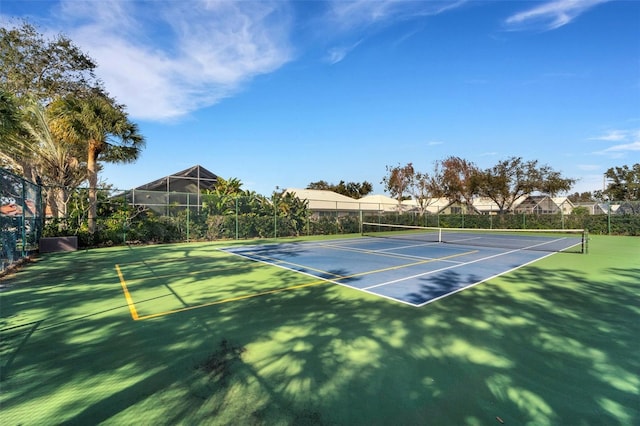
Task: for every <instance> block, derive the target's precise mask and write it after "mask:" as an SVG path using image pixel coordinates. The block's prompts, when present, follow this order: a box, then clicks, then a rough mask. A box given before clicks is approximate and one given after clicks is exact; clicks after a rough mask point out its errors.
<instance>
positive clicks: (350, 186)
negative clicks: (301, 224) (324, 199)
mask: <svg viewBox="0 0 640 426" xmlns="http://www.w3.org/2000/svg"><path fill="white" fill-rule="evenodd" d="M307 189H317V190H325V191H333V192H336V193H338V194H342V195H346V196H347V197H351V198H355V199H359V198H362V197H364V196H365V195H367V194H369V193H371V191H373V185H372V184H371V183H370V182H367V181H364V182H362V183H358V182H346V183H345V181H343V180H341V181H340V183H339V184H337V185H334V184H332V183H328V182H327V181H324V180H320V181H318V182H311V183H310V184H309V185H307Z"/></svg>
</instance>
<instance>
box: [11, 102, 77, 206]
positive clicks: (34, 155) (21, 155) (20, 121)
mask: <svg viewBox="0 0 640 426" xmlns="http://www.w3.org/2000/svg"><path fill="white" fill-rule="evenodd" d="M0 96H1V94H0ZM22 101H23V102H22V107H21V108H20V109H16V111H15V112H14V114H15V117H14V118H11V120H12V122H13V124H12V126H13V129H11V130H10V129H9V126H7V125H5V123H4V122H3V137H2V143H1V144H0V146H1V147H2V149H3V160H4V162H6V163H8V164H11V165H13V166H14V167H15V168H18V169H21V171H22V174H23V175H24V176H25V177H27V178H29V179H31V180H37V178H36V177H40V178H41V180H42V182H43V183H44V184H45V185H46V186H47V187H48V189H47V192H48V196H47V202H48V205H49V207H50V208H51V212H52V213H53V215H54V216H56V217H64V216H66V204H67V200H68V189H69V188H70V187H74V186H78V185H79V184H80V183H81V182H82V181H83V180H84V176H86V172H84V171H83V170H82V168H81V167H80V164H79V162H78V160H77V155H78V154H77V152H75V151H76V150H75V149H74V148H75V147H73V146H70V145H69V144H65V143H64V142H63V141H59V140H57V139H56V138H55V137H54V136H53V135H52V134H51V131H50V129H49V115H48V114H47V111H46V110H45V108H44V107H43V106H42V105H40V104H39V103H37V102H36V101H35V100H34V99H33V98H28V97H24V98H23V100H22ZM2 109H3V110H8V109H9V108H8V107H7V104H5V106H4V107H3V108H2ZM3 115H4V111H3ZM3 120H7V121H8V120H9V118H7V117H6V116H4V117H3Z"/></svg>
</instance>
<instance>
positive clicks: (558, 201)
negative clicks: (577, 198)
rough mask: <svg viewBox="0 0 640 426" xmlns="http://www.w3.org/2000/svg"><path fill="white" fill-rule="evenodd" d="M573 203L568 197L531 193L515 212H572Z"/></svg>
mask: <svg viewBox="0 0 640 426" xmlns="http://www.w3.org/2000/svg"><path fill="white" fill-rule="evenodd" d="M573 207H574V206H573V204H572V203H571V201H569V199H568V198H566V197H556V198H552V197H549V196H547V195H529V196H528V197H526V198H525V199H524V200H523V201H522V202H521V203H520V204H518V205H517V206H516V207H515V209H514V212H515V213H527V214H557V213H561V214H570V213H571V212H572V211H573Z"/></svg>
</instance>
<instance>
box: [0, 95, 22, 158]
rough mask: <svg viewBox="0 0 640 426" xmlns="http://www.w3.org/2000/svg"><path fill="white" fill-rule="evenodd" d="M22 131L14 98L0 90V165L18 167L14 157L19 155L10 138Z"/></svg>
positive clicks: (18, 109)
mask: <svg viewBox="0 0 640 426" xmlns="http://www.w3.org/2000/svg"><path fill="white" fill-rule="evenodd" d="M21 131H22V118H21V114H20V108H19V107H18V104H17V103H16V100H15V98H14V97H13V96H12V95H11V94H9V93H8V92H5V91H4V90H0V148H1V149H0V165H2V166H6V165H11V166H13V167H14V168H15V166H17V165H18V162H17V161H16V158H14V157H15V155H16V154H19V152H18V150H16V147H15V146H14V143H13V141H12V140H11V138H12V137H14V136H16V135H17V134H19V133H20V132H21Z"/></svg>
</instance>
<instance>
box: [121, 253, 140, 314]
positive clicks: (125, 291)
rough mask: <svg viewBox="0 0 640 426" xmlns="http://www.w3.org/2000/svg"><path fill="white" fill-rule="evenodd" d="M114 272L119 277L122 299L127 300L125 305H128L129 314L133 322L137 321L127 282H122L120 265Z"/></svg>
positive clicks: (136, 312) (122, 276)
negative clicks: (122, 292)
mask: <svg viewBox="0 0 640 426" xmlns="http://www.w3.org/2000/svg"><path fill="white" fill-rule="evenodd" d="M116 271H117V272H118V277H120V285H122V291H124V298H125V299H126V300H127V305H129V312H131V317H132V318H133V319H134V320H138V319H139V318H140V317H139V316H138V311H136V305H135V304H134V303H133V298H132V297H131V294H129V289H128V288H127V282H126V281H125V280H124V275H122V271H121V270H120V265H118V264H116Z"/></svg>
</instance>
